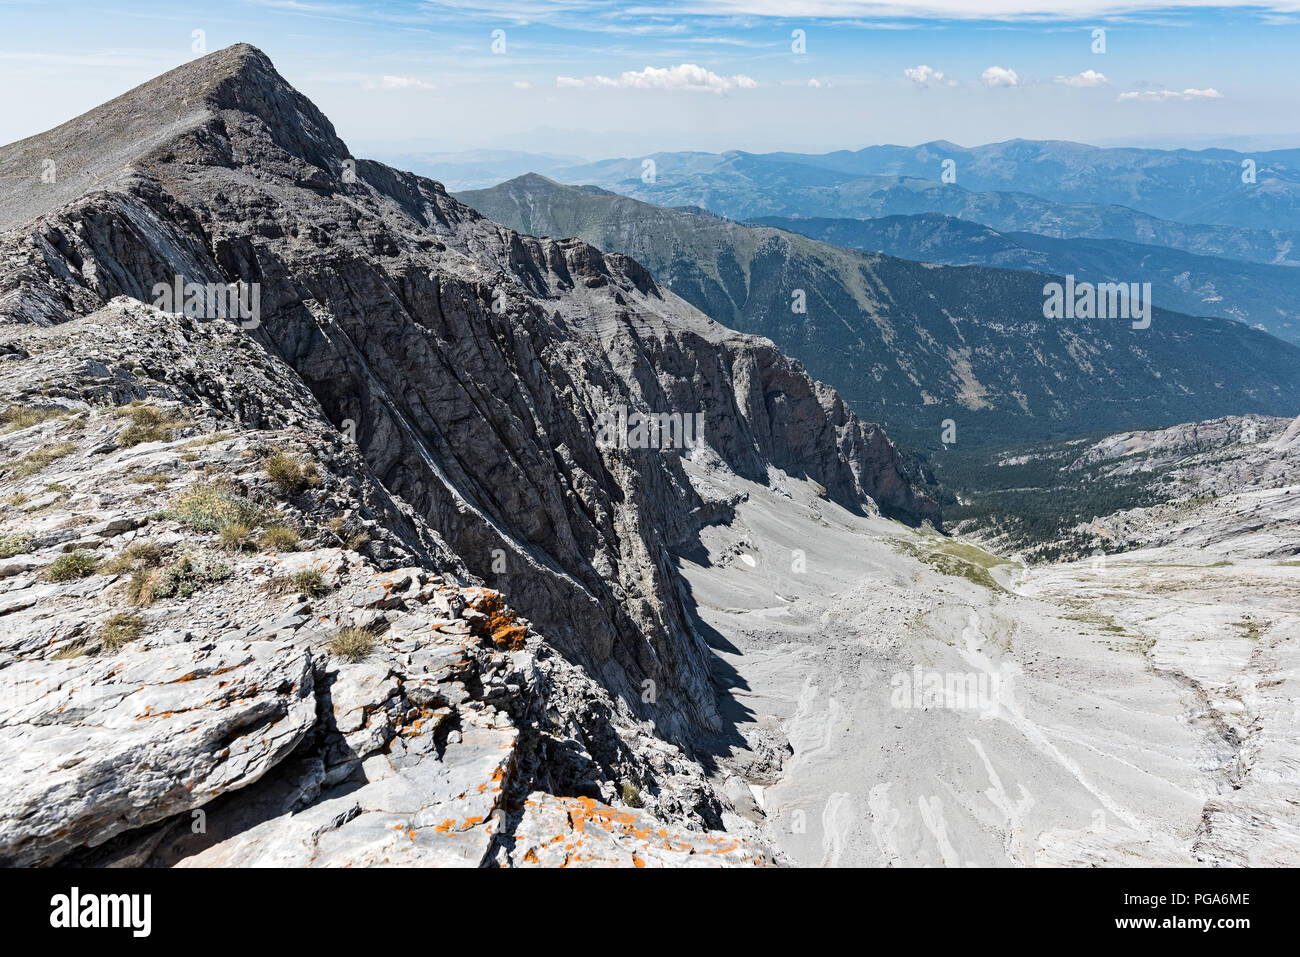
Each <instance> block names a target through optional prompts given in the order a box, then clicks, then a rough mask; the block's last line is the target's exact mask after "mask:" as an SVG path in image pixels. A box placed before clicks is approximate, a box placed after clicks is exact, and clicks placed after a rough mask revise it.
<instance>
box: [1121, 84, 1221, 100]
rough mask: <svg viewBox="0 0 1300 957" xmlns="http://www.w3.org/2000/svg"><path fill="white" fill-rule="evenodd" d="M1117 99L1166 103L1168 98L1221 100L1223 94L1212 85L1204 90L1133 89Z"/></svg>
mask: <svg viewBox="0 0 1300 957" xmlns="http://www.w3.org/2000/svg"><path fill="white" fill-rule="evenodd" d="M1117 99H1118V100H1119V101H1120V102H1121V103H1167V102H1169V101H1170V100H1221V99H1223V94H1222V93H1220V92H1219V91H1218V90H1216V89H1214V87H1207V88H1206V89H1204V90H1193V89H1191V88H1188V89H1186V90H1134V91H1132V92H1129V93H1121V94H1120V95H1119V96H1118V97H1117Z"/></svg>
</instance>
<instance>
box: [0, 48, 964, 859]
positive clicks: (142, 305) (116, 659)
mask: <svg viewBox="0 0 1300 957" xmlns="http://www.w3.org/2000/svg"><path fill="white" fill-rule="evenodd" d="M46 160H51V161H52V162H53V168H54V169H55V170H57V173H56V175H55V177H54V179H53V181H52V182H47V181H45V180H43V179H42V176H41V173H42V170H43V169H47V168H49V167H47V165H46V164H45V161H46ZM0 172H3V174H4V175H3V177H0V229H3V232H0V322H2V323H3V326H0V401H2V402H3V408H0V416H3V418H4V425H3V430H4V431H3V433H0V469H2V470H3V471H2V472H0V484H3V492H4V496H5V498H4V504H3V506H2V508H3V513H2V514H0V518H2V519H3V527H2V529H0V555H2V556H3V557H2V558H0V617H2V618H3V619H4V625H5V628H4V638H3V640H2V641H0V688H3V702H2V703H0V762H2V764H3V767H4V768H5V769H6V771H5V782H6V788H5V796H4V798H3V800H0V860H3V861H5V862H7V863H21V864H49V863H54V862H58V861H67V862H79V863H88V864H106V863H119V864H120V863H133V864H144V863H149V864H160V865H172V864H211V863H220V864H293V865H299V864H301V865H336V864H376V863H394V864H400V863H433V864H469V865H478V864H513V865H520V864H556V863H597V864H600V863H606V864H615V863H622V864H645V863H650V864H682V863H705V864H707V863H723V864H752V863H772V862H776V861H777V860H779V855H778V854H776V853H775V852H772V851H771V850H769V849H768V847H767V845H766V843H765V842H764V841H763V840H762V838H761V837H760V836H758V832H757V830H755V829H754V828H753V827H752V826H751V825H750V824H749V822H747V821H746V820H745V819H744V818H742V817H740V816H738V815H736V814H735V813H734V809H733V806H732V801H731V800H730V799H729V798H728V797H727V795H726V793H725V792H724V790H723V789H722V788H720V787H718V786H716V782H717V780H718V779H719V774H718V773H717V772H718V768H717V765H716V762H715V761H714V759H713V757H712V756H713V755H714V754H716V753H719V752H720V751H722V750H723V749H724V748H725V745H726V743H727V742H728V741H729V740H730V739H731V738H732V737H734V731H732V730H731V729H730V726H729V724H728V720H727V719H726V718H725V717H724V716H723V715H722V714H721V713H720V712H719V709H718V706H717V701H716V697H715V689H714V684H713V679H712V677H711V674H710V652H709V650H708V648H707V647H706V645H705V643H704V641H703V639H702V638H701V636H700V634H699V633H698V632H697V630H696V625H695V624H694V621H695V619H694V614H693V599H692V598H691V595H690V590H689V588H688V587H687V586H686V584H685V581H684V579H683V578H682V576H681V573H680V571H679V568H678V563H677V559H676V556H677V555H679V554H682V553H685V552H688V551H690V550H692V549H694V548H697V547H698V541H699V540H698V535H699V533H700V530H701V529H702V528H704V527H705V526H707V525H710V524H714V523H718V522H725V521H728V520H729V519H730V517H731V516H732V515H733V514H734V510H735V508H736V506H737V505H738V504H739V501H740V499H739V498H738V497H737V495H736V494H735V493H720V492H719V491H718V489H722V488H728V487H734V485H733V484H729V483H727V482H718V483H715V482H711V481H700V480H698V479H697V478H693V477H692V475H697V476H698V475H705V476H734V477H736V478H737V479H739V480H744V481H746V482H752V483H758V484H759V485H760V486H767V485H769V484H770V482H771V481H772V479H771V476H772V475H774V474H776V473H775V472H774V471H773V470H780V471H781V472H784V473H788V474H789V475H792V476H796V477H798V478H803V479H807V480H809V481H811V482H815V483H817V484H818V487H820V488H824V489H825V490H826V493H825V494H826V495H827V497H828V498H830V499H832V500H833V501H835V502H836V503H838V504H839V505H841V506H844V507H845V508H847V509H849V510H850V511H852V512H854V513H857V514H864V515H873V514H876V513H877V511H878V510H884V511H886V512H888V513H889V514H891V515H894V516H897V517H901V518H903V519H905V520H907V521H910V522H912V523H919V522H921V521H922V520H927V519H928V520H930V521H932V522H935V523H937V521H938V517H939V516H938V509H937V507H936V506H935V505H934V503H933V502H931V501H930V500H929V499H927V498H926V497H925V496H924V495H922V494H920V493H918V492H917V491H916V490H915V489H914V488H913V487H912V486H911V485H910V484H909V482H908V481H907V479H906V478H905V477H904V475H903V473H902V469H901V466H900V460H899V456H898V453H897V451H896V450H895V448H894V447H893V445H892V444H891V443H890V441H889V439H888V438H887V437H886V436H885V435H884V433H883V432H882V431H881V430H880V429H879V428H877V427H875V426H873V425H870V424H868V423H864V422H862V421H860V420H858V419H857V418H856V417H855V416H854V415H853V413H852V412H851V411H849V409H848V408H847V407H846V406H845V404H844V403H843V401H842V400H841V399H840V398H839V397H838V396H837V395H836V394H835V393H834V391H833V390H831V389H829V388H827V387H825V386H823V385H821V384H819V383H816V382H814V381H812V380H811V379H810V378H809V377H808V376H807V374H806V373H805V372H804V370H803V368H802V367H801V366H800V365H799V363H797V362H795V361H793V360H791V359H788V358H787V357H785V356H783V355H782V354H781V353H780V352H779V351H778V350H777V349H776V347H775V346H773V345H772V343H770V342H768V341H767V340H762V339H756V338H753V337H748V336H742V335H740V334H737V333H734V332H732V331H730V330H728V329H726V328H724V327H722V326H720V325H718V324H716V323H714V322H712V321H711V320H709V319H707V318H706V317H704V316H703V315H702V314H700V313H699V312H697V311H696V310H695V309H694V308H692V307H691V306H689V305H687V304H686V303H685V302H683V301H682V300H680V299H678V298H677V297H676V296H674V295H673V294H672V293H670V292H667V291H665V290H663V289H661V288H659V287H658V286H657V285H656V284H655V282H654V281H653V279H652V278H651V277H650V275H649V274H648V273H647V272H646V271H645V270H644V269H642V268H641V267H640V266H639V265H638V264H637V263H636V262H635V261H633V260H631V259H628V258H626V257H623V256H617V255H606V254H603V253H601V252H600V251H599V250H597V249H595V248H593V247H591V246H588V245H586V244H584V243H582V242H578V241H574V240H566V241H551V240H539V239H534V238H531V237H527V236H522V235H519V234H517V233H515V232H513V231H511V230H509V229H506V228H505V227H502V226H499V225H497V224H495V223H492V222H491V221H489V220H486V219H484V218H483V217H481V216H479V215H478V214H477V213H474V212H473V211H472V210H469V209H468V208H466V207H465V206H463V205H461V204H460V203H458V202H456V201H455V200H454V199H452V198H450V197H449V196H448V195H447V194H446V192H445V191H444V190H443V188H442V187H441V186H440V185H439V184H437V183H434V182H432V181H430V180H427V179H422V178H420V177H417V176H414V175H410V174H406V173H402V172H399V171H397V170H393V169H390V168H388V167H385V166H382V165H380V164H378V163H373V162H370V161H366V160H354V159H353V158H352V157H351V156H350V154H349V152H348V150H347V147H346V146H345V145H344V144H343V142H342V141H341V140H340V139H339V138H338V137H337V135H336V134H335V132H334V129H333V127H332V126H331V125H330V123H329V121H328V120H327V119H326V118H325V117H324V116H323V115H322V114H321V113H320V112H319V111H318V110H317V109H316V108H315V107H314V106H313V105H312V104H311V103H310V102H309V101H308V100H306V99H305V98H304V97H303V96H301V94H299V93H297V92H296V91H294V90H293V89H292V88H291V87H290V86H289V85H288V84H287V83H286V82H285V81H284V80H283V79H282V78H281V77H280V76H279V75H278V74H277V73H276V72H275V70H274V68H273V67H272V65H271V63H270V62H269V60H267V58H266V57H265V56H264V55H263V54H262V53H260V52H259V51H257V50H255V49H254V48H252V47H249V46H246V45H240V46H236V47H231V48H229V49H226V50H222V51H220V52H218V53H214V54H212V55H210V56H208V57H205V58H203V59H201V60H198V61H195V62H193V63H191V64H188V65H186V66H184V67H181V68H179V69H177V70H174V71H172V72H171V73H169V74H166V75H165V76H162V77H159V78H158V79H156V80H154V81H151V82H150V83H147V84H145V85H144V86H142V87H139V88H137V89H136V90H133V91H131V92H129V93H127V94H125V95H123V96H121V97H118V98H117V99H115V100H113V101H111V102H109V103H106V104H104V105H103V106H101V107H99V108H97V109H96V110H93V111H91V112H90V113H88V114H86V115H84V116H82V117H79V118H77V119H75V120H73V121H71V122H69V123H67V124H64V125H63V126H61V127H58V128H57V129H54V130H51V131H50V132H48V133H45V134H42V135H41V136H38V137H33V138H31V139H28V140H24V141H21V142H19V143H16V144H12V145H10V146H7V147H4V148H2V149H0ZM177 277H182V279H183V281H184V282H192V283H199V284H229V283H234V282H242V283H246V284H256V285H257V287H258V290H259V309H258V314H257V315H256V316H254V317H253V318H252V321H245V323H244V328H241V327H240V325H239V324H237V323H235V322H231V321H229V320H225V319H212V318H210V317H195V316H186V315H184V314H182V312H179V311H174V310H172V309H164V308H158V307H156V306H155V305H152V304H153V303H155V302H156V300H157V296H156V294H155V291H154V290H155V286H156V285H158V284H165V285H168V286H170V285H173V284H174V283H175V281H176V279H177ZM176 308H177V309H179V306H177V307H176ZM621 406H625V407H627V408H630V409H636V410H642V411H648V412H662V413H682V414H688V413H702V414H703V417H704V428H703V436H704V443H703V444H702V445H700V446H698V447H696V448H694V449H685V450H660V449H655V448H648V449H645V448H643V449H635V448H632V449H629V448H618V447H608V446H606V445H603V444H601V443H599V442H598V441H597V432H598V429H597V422H598V420H599V419H600V416H601V415H602V413H607V412H609V411H610V410H613V409H617V408H619V407H621ZM687 464H689V465H690V466H691V468H690V470H689V471H688V469H687V468H686V465H687ZM724 829H726V831H730V832H731V833H724Z"/></svg>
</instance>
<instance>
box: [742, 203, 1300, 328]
mask: <svg viewBox="0 0 1300 957" xmlns="http://www.w3.org/2000/svg"><path fill="white" fill-rule="evenodd" d="M755 222H757V223H760V224H762V225H766V226H775V227H777V228H779V229H786V230H790V231H792V232H798V233H802V234H803V235H805V236H809V237H811V238H813V239H818V240H821V241H822V242H826V243H830V244H831V245H834V246H848V247H850V248H852V249H866V250H870V251H873V252H882V253H887V254H888V255H890V256H899V257H901V258H903V259H916V260H920V261H922V262H936V263H945V264H947V265H951V266H996V267H999V268H1004V269H1031V270H1034V271H1036V272H1048V273H1054V274H1057V275H1065V274H1067V273H1069V274H1074V275H1076V276H1078V277H1080V278H1087V279H1089V280H1092V281H1094V282H1097V281H1107V282H1120V281H1129V280H1131V279H1132V277H1133V276H1135V275H1140V276H1141V277H1142V278H1143V279H1144V280H1145V281H1149V282H1150V283H1151V284H1152V286H1153V289H1154V295H1155V297H1156V301H1157V302H1159V303H1160V305H1162V306H1164V307H1165V308H1168V309H1173V310H1175V311H1176V312H1185V313H1187V314H1189V315H1194V316H1222V317H1223V318H1225V319H1237V320H1240V321H1242V322H1245V323H1249V324H1252V325H1258V326H1260V327H1261V328H1263V329H1264V330H1265V331H1267V332H1269V333H1271V334H1273V335H1275V336H1277V337H1278V338H1280V339H1286V340H1288V341H1289V342H1294V343H1297V344H1300V269H1296V268H1294V267H1291V266H1265V265H1261V264H1259V263H1248V262H1242V261H1240V260H1236V259H1226V258H1223V257H1218V256H1198V255H1196V254H1194V253H1188V252H1184V251H1183V250H1180V249H1170V248H1168V247H1165V246H1151V245H1147V244H1144V243H1130V242H1125V241H1123V240H1118V239H1085V238H1075V239H1057V238H1055V237H1051V236H1040V235H1037V234H1035V233H1026V232H1008V233H1000V232H998V231H997V230H995V229H990V228H989V227H987V226H982V225H980V224H979V223H972V222H968V221H966V220H964V219H956V218H954V217H952V216H943V215H941V214H939V213H921V214H919V215H916V216H884V217H881V218H880V219H825V218H802V217H787V216H764V217H761V218H759V219H757V220H755Z"/></svg>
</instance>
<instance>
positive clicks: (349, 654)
mask: <svg viewBox="0 0 1300 957" xmlns="http://www.w3.org/2000/svg"><path fill="white" fill-rule="evenodd" d="M325 647H326V648H327V649H328V650H329V653H330V654H331V655H334V656H336V657H338V658H343V659H346V660H347V661H361V660H362V659H363V658H365V657H366V656H368V655H369V654H370V653H371V652H372V651H374V650H375V635H374V632H372V631H370V630H369V629H367V628H361V627H358V626H357V625H348V626H347V627H346V628H340V629H339V630H338V631H336V632H334V634H333V636H332V637H331V638H330V640H329V643H328V644H326V646H325Z"/></svg>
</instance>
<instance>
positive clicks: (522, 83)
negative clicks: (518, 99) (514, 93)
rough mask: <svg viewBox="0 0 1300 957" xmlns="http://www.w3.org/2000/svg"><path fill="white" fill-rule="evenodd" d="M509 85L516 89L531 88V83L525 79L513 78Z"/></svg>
mask: <svg viewBox="0 0 1300 957" xmlns="http://www.w3.org/2000/svg"><path fill="white" fill-rule="evenodd" d="M510 85H511V86H513V87H514V88H515V89H516V90H531V89H532V88H533V85H532V84H531V83H529V82H528V81H527V80H515V81H514V82H513V83H512V84H510Z"/></svg>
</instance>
